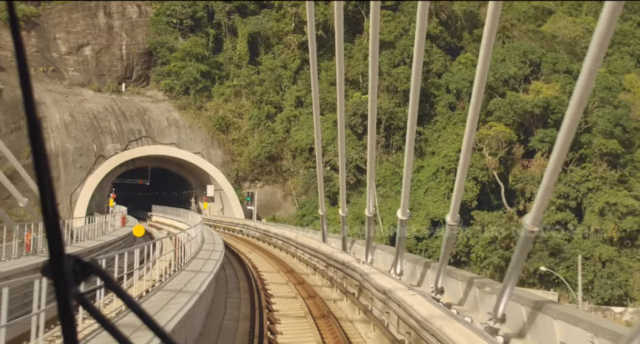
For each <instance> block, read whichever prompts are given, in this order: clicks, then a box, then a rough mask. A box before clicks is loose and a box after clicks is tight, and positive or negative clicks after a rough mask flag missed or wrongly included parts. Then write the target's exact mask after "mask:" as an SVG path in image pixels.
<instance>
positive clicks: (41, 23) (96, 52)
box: [5, 1, 151, 89]
mask: <svg viewBox="0 0 640 344" xmlns="http://www.w3.org/2000/svg"><path fill="white" fill-rule="evenodd" d="M40 13H41V14H40V17H39V18H38V19H37V23H36V24H35V25H33V26H31V27H30V28H29V29H28V30H25V32H24V33H23V35H24V39H25V41H26V45H27V49H28V54H29V57H30V58H31V66H32V69H34V70H35V71H36V72H37V73H40V74H45V75H46V76H48V77H50V78H55V79H57V80H60V81H62V82H64V83H65V84H66V85H70V86H91V87H92V88H100V89H102V88H105V87H112V88H115V87H116V86H118V85H120V84H121V83H122V82H126V83H127V84H136V85H146V84H147V83H148V82H149V70H150V68H151V54H150V53H149V50H148V48H147V39H148V36H149V19H150V17H151V4H150V3H149V2H119V1H114V2H111V1H96V2H84V1H81V2H76V1H73V2H63V3H51V4H46V5H42V6H40ZM5 42H6V41H5Z"/></svg>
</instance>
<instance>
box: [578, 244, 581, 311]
mask: <svg viewBox="0 0 640 344" xmlns="http://www.w3.org/2000/svg"><path fill="white" fill-rule="evenodd" d="M578 309H582V255H581V254H579V255H578Z"/></svg>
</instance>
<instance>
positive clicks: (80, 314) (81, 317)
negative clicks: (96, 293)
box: [78, 282, 84, 325]
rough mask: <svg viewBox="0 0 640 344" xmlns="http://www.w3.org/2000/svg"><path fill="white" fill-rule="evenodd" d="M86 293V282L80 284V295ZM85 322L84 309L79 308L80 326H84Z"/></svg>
mask: <svg viewBox="0 0 640 344" xmlns="http://www.w3.org/2000/svg"><path fill="white" fill-rule="evenodd" d="M83 291H84V282H81V283H80V293H82V292H83ZM83 320H84V309H83V308H82V307H78V324H79V325H82V322H83Z"/></svg>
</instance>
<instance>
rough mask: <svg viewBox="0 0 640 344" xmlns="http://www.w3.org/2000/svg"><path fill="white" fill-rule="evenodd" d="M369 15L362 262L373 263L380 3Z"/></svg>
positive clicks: (371, 9) (374, 4) (373, 7)
mask: <svg viewBox="0 0 640 344" xmlns="http://www.w3.org/2000/svg"><path fill="white" fill-rule="evenodd" d="M369 6H370V8H369V10H370V14H369V23H370V24H369V104H368V112H369V115H368V120H367V205H366V208H365V210H364V215H365V216H366V221H365V248H364V261H365V263H367V264H371V263H372V262H373V252H372V245H373V238H374V235H375V229H376V207H375V198H374V197H375V188H376V130H377V129H376V121H377V117H378V50H379V45H380V1H372V2H370V5H369Z"/></svg>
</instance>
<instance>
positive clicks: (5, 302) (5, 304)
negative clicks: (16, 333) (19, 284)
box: [0, 287, 9, 344]
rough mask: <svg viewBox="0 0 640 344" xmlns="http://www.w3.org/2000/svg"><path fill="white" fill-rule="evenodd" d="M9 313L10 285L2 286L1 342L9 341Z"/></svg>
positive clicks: (0, 307) (0, 304) (0, 305)
mask: <svg viewBox="0 0 640 344" xmlns="http://www.w3.org/2000/svg"><path fill="white" fill-rule="evenodd" d="M8 313H9V287H2V301H1V302H0V344H4V343H6V342H7V314H8Z"/></svg>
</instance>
